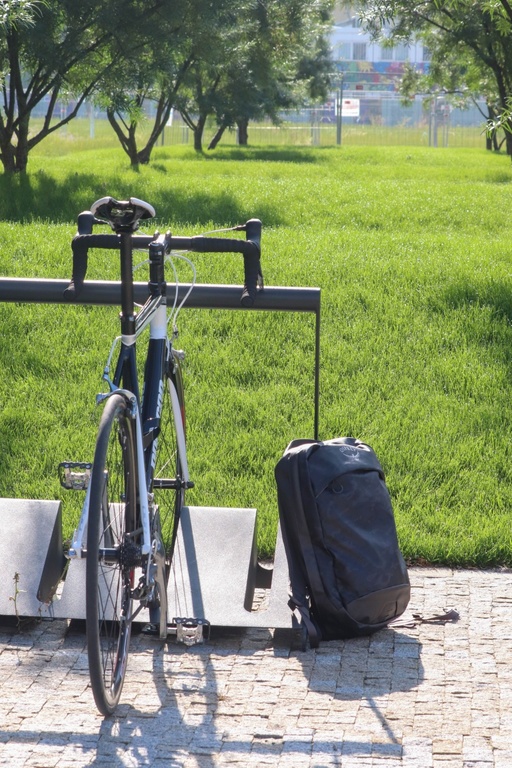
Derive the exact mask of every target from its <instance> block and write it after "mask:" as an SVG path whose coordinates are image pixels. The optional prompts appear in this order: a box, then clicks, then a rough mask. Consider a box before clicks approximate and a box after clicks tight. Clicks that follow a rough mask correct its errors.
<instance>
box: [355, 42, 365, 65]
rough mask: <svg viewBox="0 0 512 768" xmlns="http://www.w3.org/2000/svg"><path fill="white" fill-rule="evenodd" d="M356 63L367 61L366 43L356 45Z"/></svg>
mask: <svg viewBox="0 0 512 768" xmlns="http://www.w3.org/2000/svg"><path fill="white" fill-rule="evenodd" d="M352 58H353V60H354V61H366V43H354V44H353V47H352Z"/></svg>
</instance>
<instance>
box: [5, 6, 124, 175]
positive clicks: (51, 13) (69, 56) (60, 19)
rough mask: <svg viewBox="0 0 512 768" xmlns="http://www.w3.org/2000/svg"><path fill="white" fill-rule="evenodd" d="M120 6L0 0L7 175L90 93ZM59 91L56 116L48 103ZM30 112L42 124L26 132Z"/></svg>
mask: <svg viewBox="0 0 512 768" xmlns="http://www.w3.org/2000/svg"><path fill="white" fill-rule="evenodd" d="M121 4H124V5H126V4H127V0H121ZM119 5H120V3H119V2H116V3H114V2H113V0H110V2H109V0H83V2H80V3H76V2H75V0H41V1H40V2H39V1H38V0H34V2H26V1H24V0H2V2H1V4H0V13H1V14H2V28H3V32H4V34H3V36H2V37H1V39H0V77H1V81H2V93H1V100H2V101H1V103H0V159H1V161H2V164H3V167H4V171H5V172H6V173H18V172H23V171H25V170H26V167H27V162H28V156H29V153H30V151H31V150H32V149H33V147H35V146H36V145H37V144H38V143H39V142H40V141H42V140H43V139H44V138H45V137H46V136H48V135H49V134H50V133H52V132H53V131H56V130H58V129H59V128H60V127H61V126H62V125H65V124H66V123H68V122H69V121H70V120H72V119H73V118H74V117H75V116H76V114H77V113H78V110H79V109H80V107H81V105H82V104H83V102H84V100H85V99H86V98H87V97H88V96H89V95H90V94H91V93H92V92H93V90H94V88H95V86H96V84H97V82H98V80H99V77H100V76H101V73H102V72H103V71H104V70H105V68H107V67H108V66H109V61H108V60H107V61H106V60H105V59H104V57H103V52H104V47H105V43H106V41H108V40H109V39H112V38H113V35H114V33H115V32H116V31H117V28H118V26H119V24H118V22H117V23H116V18H117V12H118V11H119V10H120V8H119ZM114 6H115V12H114ZM63 96H64V97H66V98H68V99H73V104H72V106H71V107H70V108H69V109H68V112H67V114H66V115H64V116H62V117H61V118H60V119H57V120H56V119H55V118H54V110H55V106H56V104H57V100H58V99H59V98H61V97H63ZM36 110H39V112H40V113H41V116H42V122H41V124H39V125H38V127H37V128H36V129H35V130H33V131H32V133H31V132H30V128H31V120H32V118H33V115H34V112H35V111H36Z"/></svg>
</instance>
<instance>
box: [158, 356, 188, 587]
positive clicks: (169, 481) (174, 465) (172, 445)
mask: <svg viewBox="0 0 512 768" xmlns="http://www.w3.org/2000/svg"><path fill="white" fill-rule="evenodd" d="M173 363H174V364H173V372H172V374H171V375H170V376H166V377H165V379H164V395H163V404H162V414H161V417H160V434H159V435H158V441H157V446H156V458H155V468H154V471H153V478H152V487H151V491H152V492H153V493H154V497H155V503H156V505H157V506H158V510H159V513H160V525H161V530H162V538H163V541H164V545H165V550H166V559H167V566H168V567H167V576H168V574H169V565H170V561H171V559H172V553H173V550H174V543H175V540H176V533H177V530H178V523H179V519H180V514H181V509H182V507H183V505H184V503H185V489H184V487H183V485H182V479H183V478H182V467H181V460H180V455H179V451H178V446H177V437H176V426H175V423H174V417H173V409H172V403H171V395H170V389H169V383H172V384H174V388H175V390H176V394H177V397H178V404H179V413H180V417H181V423H182V424H183V431H184V432H185V398H184V394H183V379H182V374H181V366H180V363H179V360H177V359H175V360H174V361H173ZM160 483H162V484H165V485H167V487H159V484H160Z"/></svg>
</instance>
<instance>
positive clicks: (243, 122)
mask: <svg viewBox="0 0 512 768" xmlns="http://www.w3.org/2000/svg"><path fill="white" fill-rule="evenodd" d="M236 124H237V126H238V144H239V145H240V146H241V147H246V146H247V144H248V143H249V132H248V128H249V119H248V118H247V117H243V118H241V119H240V120H237V121H236Z"/></svg>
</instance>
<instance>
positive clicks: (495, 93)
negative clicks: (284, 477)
mask: <svg viewBox="0 0 512 768" xmlns="http://www.w3.org/2000/svg"><path fill="white" fill-rule="evenodd" d="M357 8H358V9H359V11H360V14H361V18H362V21H363V24H364V25H365V26H366V27H367V28H368V29H369V30H370V31H371V32H372V33H373V35H374V37H376V38H378V39H392V40H404V41H408V40H410V39H411V38H412V37H414V36H418V37H420V38H421V39H423V41H424V42H425V43H426V44H427V45H428V47H429V49H430V50H431V52H432V62H431V68H430V72H429V74H428V76H427V77H426V78H423V79H422V81H420V83H418V82H416V87H418V86H419V87H422V86H423V87H427V88H428V89H430V88H435V89H439V88H442V89H444V90H445V91H448V92H452V93H455V92H457V93H458V94H459V95H460V96H462V97H468V96H469V97H472V98H475V97H476V96H483V97H484V98H485V100H486V102H487V104H488V108H489V115H487V116H486V117H489V118H490V119H491V120H492V119H493V118H494V116H495V115H497V116H499V115H500V113H501V112H502V111H503V110H506V108H507V103H508V100H509V99H510V97H511V96H512V46H511V45H510V35H511V33H512V7H511V6H510V5H509V3H508V2H507V0H497V1H496V2H494V1H493V2H489V1H488V0H477V1H476V2H473V0H450V1H449V2H446V3H445V2H443V3H441V2H438V0H427V1H426V2H424V3H422V4H421V5H418V4H414V3H410V2H409V0H359V2H358V4H357ZM388 27H389V28H390V29H388ZM407 81H408V82H407ZM405 85H406V86H407V88H408V91H409V95H410V94H411V93H412V89H413V87H414V79H413V78H411V73H410V72H409V73H408V76H407V78H406V83H405ZM505 139H506V145H507V152H508V154H512V137H511V136H509V135H508V134H506V136H505Z"/></svg>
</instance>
